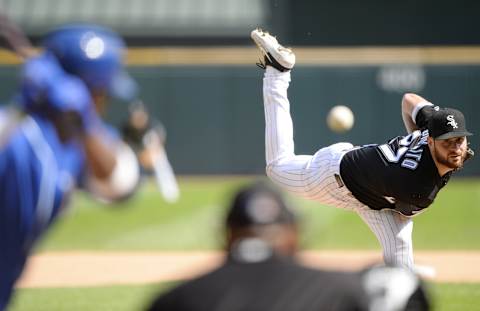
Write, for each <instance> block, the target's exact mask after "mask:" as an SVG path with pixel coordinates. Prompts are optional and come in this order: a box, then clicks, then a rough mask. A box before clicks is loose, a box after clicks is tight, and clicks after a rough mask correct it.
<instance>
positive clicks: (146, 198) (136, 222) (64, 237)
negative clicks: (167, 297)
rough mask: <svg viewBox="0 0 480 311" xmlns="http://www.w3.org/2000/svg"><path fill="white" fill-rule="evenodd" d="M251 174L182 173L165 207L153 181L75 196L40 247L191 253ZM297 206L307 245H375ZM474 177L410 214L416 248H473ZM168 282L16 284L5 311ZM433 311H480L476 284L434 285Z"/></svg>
mask: <svg viewBox="0 0 480 311" xmlns="http://www.w3.org/2000/svg"><path fill="white" fill-rule="evenodd" d="M249 180H251V179H250V178H241V179H237V178H221V177H218V178H217V177H216V178H207V179H202V178H183V179H181V180H180V186H181V191H182V197H181V200H180V201H179V202H178V203H176V204H173V205H168V204H166V203H165V202H164V201H163V200H162V199H161V197H160V195H159V194H158V192H157V191H156V189H155V187H154V186H153V184H147V185H145V186H144V187H143V188H142V189H141V191H140V192H139V193H138V194H137V195H136V196H135V197H134V198H132V199H131V200H129V201H127V202H125V203H123V204H121V205H119V206H116V207H108V206H105V205H101V204H99V203H96V202H94V201H92V200H91V199H89V198H87V197H86V196H85V195H82V194H77V195H76V196H75V198H74V201H73V206H72V207H71V208H70V209H69V210H67V211H66V213H65V214H64V216H63V217H62V218H63V219H60V221H59V222H58V224H56V225H55V226H54V227H53V228H52V230H50V233H49V234H48V235H47V237H46V238H45V239H44V241H43V243H42V244H41V246H40V248H39V250H40V251H48V250H197V249H215V248H219V247H221V245H222V237H223V233H222V219H223V215H224V213H225V209H224V207H225V206H226V205H227V204H228V201H229V198H230V195H231V194H232V192H233V191H234V189H236V188H237V187H238V186H239V185H241V184H244V183H246V182H248V181H249ZM290 200H291V202H293V204H294V205H296V206H298V208H299V210H300V212H301V215H302V219H303V222H304V226H303V232H302V236H303V241H304V242H303V244H304V247H306V248H321V249H332V248H337V249H339V248H343V249H349V248H356V249H364V248H379V246H378V244H377V241H376V240H375V238H374V236H373V234H372V233H371V232H370V231H369V229H368V228H367V227H366V225H365V224H363V223H362V221H361V220H360V219H359V217H358V216H357V215H356V214H355V213H352V212H348V211H344V210H339V209H336V208H332V207H325V206H321V205H319V204H317V203H315V202H308V201H305V200H302V199H296V198H290ZM478 219H480V181H479V180H473V179H470V180H467V179H464V180H453V181H452V182H451V183H450V184H449V185H448V186H447V187H446V188H445V189H444V190H442V192H441V193H440V194H439V196H438V198H437V200H436V202H435V204H434V205H433V206H432V208H430V209H429V210H428V211H426V212H425V213H423V214H422V215H419V216H418V217H416V220H415V226H414V240H415V249H477V250H478V249H480V239H478V237H479V236H480V226H479V225H478ZM171 285H172V284H160V285H143V286H111V287H92V288H43V289H21V290H19V291H18V294H17V299H16V300H15V302H14V304H13V305H12V307H11V309H10V311H29V310H32V311H33V310H35V311H42V310H45V311H47V310H48V311H56V310H82V311H88V310H112V311H122V310H141V309H143V308H144V306H145V304H146V303H147V302H148V301H151V299H152V296H153V295H154V293H157V292H159V291H162V290H165V288H168V287H169V286H171ZM431 293H432V297H433V300H434V302H435V307H436V308H435V310H439V311H450V310H451V311H454V310H480V284H433V285H432V288H431Z"/></svg>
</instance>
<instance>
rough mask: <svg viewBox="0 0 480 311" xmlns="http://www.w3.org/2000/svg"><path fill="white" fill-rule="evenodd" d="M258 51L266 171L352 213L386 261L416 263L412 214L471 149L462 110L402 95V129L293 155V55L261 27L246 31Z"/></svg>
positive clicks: (289, 186)
mask: <svg viewBox="0 0 480 311" xmlns="http://www.w3.org/2000/svg"><path fill="white" fill-rule="evenodd" d="M251 37H252V39H253V41H254V42H255V43H256V44H257V46H258V47H259V49H260V51H261V52H262V54H263V56H264V61H263V62H262V63H260V64H259V65H260V66H261V67H262V68H264V69H265V74H264V79H263V101H264V108H265V123H266V129H265V153H266V164H267V168H266V170H267V175H268V176H269V177H270V178H271V179H272V180H273V181H274V182H275V183H277V184H278V185H280V186H281V187H283V188H284V189H286V190H288V191H290V192H292V193H294V194H296V195H299V196H302V197H305V198H307V199H311V200H315V201H318V202H320V203H323V204H327V205H332V206H335V207H339V208H345V209H349V210H352V211H354V212H356V213H357V214H358V215H359V216H360V217H361V218H362V219H363V220H364V221H365V223H366V224H367V225H368V226H369V228H370V229H371V230H372V231H373V233H374V234H375V236H376V237H377V239H378V240H379V242H380V244H381V245H382V248H383V257H384V260H385V262H386V263H389V264H396V265H403V266H406V267H409V268H411V269H414V262H413V249H412V228H413V221H412V217H413V216H415V215H417V214H419V213H421V212H422V211H424V210H425V209H426V208H428V207H429V206H430V205H431V204H432V203H433V201H434V199H435V197H436V195H437V193H438V192H439V191H440V189H442V188H443V187H444V186H445V185H446V184H447V182H448V180H449V179H450V176H451V175H452V173H454V172H455V171H456V170H458V169H460V168H462V166H463V164H464V162H465V161H466V160H467V159H468V158H469V157H471V156H472V155H473V151H472V150H471V149H470V148H469V147H468V141H467V137H468V136H470V135H472V134H471V133H470V132H469V131H468V130H467V129H466V125H465V118H464V116H463V114H462V113H461V112H460V111H458V110H455V109H451V108H439V107H438V106H434V105H433V104H432V103H430V102H428V101H427V100H425V99H424V98H422V97H420V96H418V95H415V94H405V95H404V97H403V100H402V117H403V121H404V124H405V127H406V129H407V131H408V134H407V135H406V136H398V137H395V138H393V139H391V140H389V141H387V142H385V143H383V144H374V145H367V146H362V147H354V146H353V145H352V144H350V143H337V144H333V145H331V146H327V147H324V148H322V149H320V150H318V151H317V152H316V153H315V154H314V155H296V154H295V153H294V141H293V124H292V118H291V116H290V102H289V100H288V97H287V89H288V86H289V83H290V77H291V74H290V70H291V69H292V68H293V66H294V64H295V54H294V53H293V52H292V50H291V49H288V48H285V47H283V46H281V45H280V44H279V43H278V41H277V40H276V39H275V38H274V37H273V36H271V35H270V34H268V33H267V32H263V31H262V30H259V29H256V30H253V31H252V33H251Z"/></svg>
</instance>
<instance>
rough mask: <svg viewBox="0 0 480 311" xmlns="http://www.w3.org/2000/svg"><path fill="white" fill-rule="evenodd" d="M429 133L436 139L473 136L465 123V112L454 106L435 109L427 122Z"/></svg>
mask: <svg viewBox="0 0 480 311" xmlns="http://www.w3.org/2000/svg"><path fill="white" fill-rule="evenodd" d="M427 128H428V132H429V135H430V136H431V137H432V138H434V139H449V138H453V137H462V136H471V135H473V134H472V133H470V132H469V131H467V128H466V125H465V117H464V116H463V113H462V112H461V111H459V110H457V109H453V108H439V109H438V110H435V112H434V113H433V115H432V117H431V118H430V119H429V120H428V124H427Z"/></svg>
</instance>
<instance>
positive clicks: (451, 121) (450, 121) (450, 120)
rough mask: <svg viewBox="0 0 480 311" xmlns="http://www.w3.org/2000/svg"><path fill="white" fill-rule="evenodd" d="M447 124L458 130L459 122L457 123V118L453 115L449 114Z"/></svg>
mask: <svg viewBox="0 0 480 311" xmlns="http://www.w3.org/2000/svg"><path fill="white" fill-rule="evenodd" d="M447 121H448V122H447V124H448V125H451V126H452V127H453V128H454V129H457V128H458V123H457V121H455V118H454V117H453V115H451V114H449V115H448V116H447Z"/></svg>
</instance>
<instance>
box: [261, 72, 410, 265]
mask: <svg viewBox="0 0 480 311" xmlns="http://www.w3.org/2000/svg"><path fill="white" fill-rule="evenodd" d="M289 83H290V72H283V73H282V72H279V71H277V70H276V69H274V68H272V67H270V66H267V69H266V71H265V77H264V79H263V101H264V108H265V124H266V128H265V153H266V155H265V156H266V162H267V175H268V176H269V177H270V179H271V180H272V181H274V182H275V183H276V184H278V185H279V186H280V187H282V188H283V189H285V190H287V191H289V192H292V193H294V194H296V195H299V196H302V197H304V198H307V199H310V200H314V201H317V202H320V203H322V204H326V205H331V206H335V207H339V208H345V209H349V210H352V211H354V212H356V213H357V214H359V215H360V217H361V218H362V219H363V221H364V222H365V223H366V224H367V225H368V226H369V228H370V229H371V230H372V231H373V233H374V234H375V236H376V237H377V239H378V240H379V242H380V244H381V245H382V248H383V257H384V260H385V262H386V263H391V264H397V265H403V266H407V267H409V268H412V269H413V249H412V229H413V222H412V220H411V219H410V218H407V217H405V216H403V215H401V214H399V213H397V212H394V211H392V210H381V211H376V210H372V209H370V208H369V207H368V206H366V205H364V204H363V203H361V202H359V201H358V200H357V199H356V198H355V197H353V195H352V194H351V193H350V191H349V190H348V189H347V188H346V187H345V186H341V185H342V181H341V179H339V176H340V173H339V170H340V161H341V159H342V157H343V155H344V154H345V153H346V152H348V151H349V150H351V149H352V148H353V145H352V144H350V143H338V144H334V145H331V146H328V147H325V148H322V149H320V150H318V151H317V152H316V153H315V154H314V155H313V156H311V155H295V153H294V141H293V124H292V118H291V116H290V103H289V101H288V97H287V89H288V86H289ZM335 175H337V176H335Z"/></svg>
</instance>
